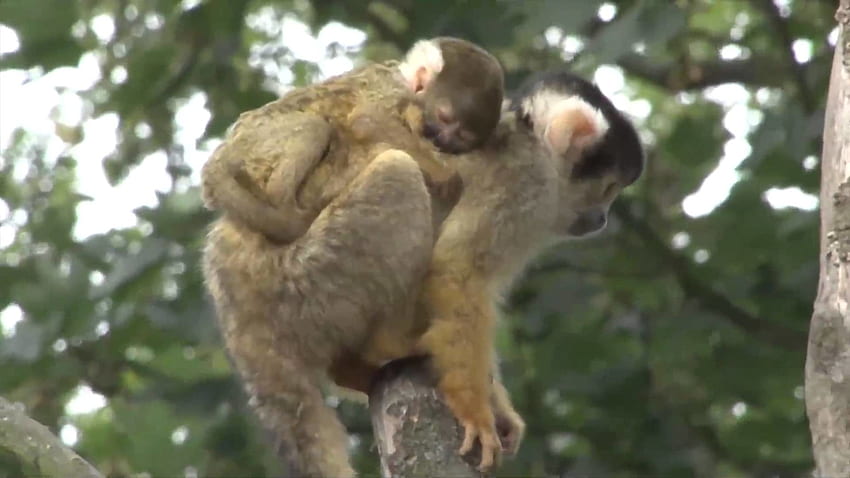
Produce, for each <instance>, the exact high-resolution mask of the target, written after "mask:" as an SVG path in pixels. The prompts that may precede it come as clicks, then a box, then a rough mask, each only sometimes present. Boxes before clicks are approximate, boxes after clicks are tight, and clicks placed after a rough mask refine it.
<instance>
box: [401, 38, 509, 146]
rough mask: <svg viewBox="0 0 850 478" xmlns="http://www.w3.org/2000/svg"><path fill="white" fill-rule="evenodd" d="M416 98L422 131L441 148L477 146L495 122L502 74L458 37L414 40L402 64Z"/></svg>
mask: <svg viewBox="0 0 850 478" xmlns="http://www.w3.org/2000/svg"><path fill="white" fill-rule="evenodd" d="M401 71H402V74H403V75H404V76H405V78H406V79H407V81H408V83H409V84H410V85H411V88H412V89H413V91H414V93H415V94H416V95H417V97H418V98H419V100H420V102H421V103H420V104H421V106H422V110H423V125H422V131H421V133H422V135H423V136H424V137H425V138H427V139H428V140H430V141H431V142H432V143H434V145H435V146H436V147H437V149H439V150H441V151H442V152H445V153H451V154H458V153H465V152H467V151H470V150H473V149H475V148H477V147H479V146H481V145H482V144H483V143H484V141H486V140H487V138H489V136H490V134H491V133H492V132H493V130H494V129H495V128H496V125H497V124H498V123H499V117H500V115H501V107H502V99H503V97H504V73H503V72H502V67H501V66H500V65H499V62H498V61H497V60H496V59H495V58H494V57H493V56H492V55H490V54H489V53H487V52H486V51H485V50H483V49H481V48H479V47H478V46H476V45H474V44H472V43H470V42H467V41H465V40H460V39H457V38H449V37H440V38H435V39H433V40H423V41H420V42H418V43H417V44H416V45H414V46H413V48H412V49H411V50H410V52H408V54H407V57H406V59H405V61H404V62H403V63H402V65H401Z"/></svg>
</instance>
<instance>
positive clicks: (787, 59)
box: [0, 0, 835, 478]
mask: <svg viewBox="0 0 850 478" xmlns="http://www.w3.org/2000/svg"><path fill="white" fill-rule="evenodd" d="M834 8H835V2H834V1H831V0H783V1H776V2H774V1H772V0H715V1H710V0H676V1H671V0H620V1H611V2H601V1H598V0H526V1H523V2H519V1H510V0H464V1H449V0H430V1H428V2H424V1H413V0H396V1H374V0H346V1H332V0H280V1H272V0H205V1H183V2H178V1H173V0H78V1H75V2H72V1H57V0H2V1H0V23H2V24H3V25H4V26H6V27H9V28H11V29H13V30H14V31H15V32H16V33H17V37H18V40H19V42H20V47H19V48H18V49H17V50H16V51H14V52H11V53H7V54H5V55H3V56H0V68H2V69H3V70H4V71H5V70H10V69H20V70H24V71H25V72H26V74H27V75H28V78H29V79H30V80H36V79H38V78H40V77H42V76H44V75H46V74H48V73H51V72H52V71H54V70H55V69H67V67H77V66H82V65H83V64H92V63H94V64H96V65H97V67H98V68H97V69H98V70H99V72H100V79H99V80H97V81H95V82H94V83H93V84H91V85H86V87H84V88H78V89H71V90H70V93H71V94H72V95H74V96H77V97H79V98H80V99H81V100H82V104H83V105H84V107H83V110H84V114H83V118H82V120H83V121H86V120H88V119H90V118H97V117H101V116H102V115H109V114H114V115H117V118H118V120H119V121H118V122H117V125H118V131H117V148H115V149H114V150H113V151H111V152H110V153H109V154H108V155H107V156H106V157H105V158H91V157H88V156H83V155H82V154H81V153H79V151H75V150H74V149H73V148H72V146H74V145H75V144H77V143H79V142H80V141H94V142H97V141H99V138H96V137H95V138H92V137H87V134H86V130H85V128H82V126H81V125H80V124H67V123H62V122H59V121H58V120H57V122H56V132H55V135H53V136H54V137H52V138H51V137H50V135H48V136H45V135H44V134H39V133H37V132H34V131H28V130H25V129H21V130H18V131H16V132H15V133H14V134H13V136H12V138H11V140H10V142H9V145H8V147H7V148H6V150H5V151H3V157H2V163H0V196H1V197H2V201H0V242H2V250H0V310H2V311H3V312H2V314H0V317H4V318H5V319H9V318H10V317H11V318H14V317H15V316H18V315H19V316H20V317H21V318H22V320H20V321H18V322H17V324H16V326H15V327H14V328H10V329H8V330H5V331H4V333H3V335H2V337H0V338H2V342H0V364H2V367H0V393H2V394H4V395H5V396H7V398H9V399H11V400H17V401H20V402H22V403H23V404H25V405H26V406H27V410H28V412H29V413H30V414H31V415H32V416H33V417H34V418H36V419H37V420H39V421H41V422H42V423H44V424H46V425H47V426H49V427H50V428H51V429H52V430H54V431H56V432H57V433H58V432H59V431H60V430H61V429H63V427H64V428H65V429H67V427H68V426H73V427H76V429H77V430H78V441H77V442H76V444H75V448H76V449H77V450H78V451H79V452H80V453H81V454H82V455H83V456H85V457H86V458H87V459H89V460H91V461H92V463H93V464H95V465H96V466H97V467H98V468H100V469H101V470H102V471H103V472H104V473H106V474H108V476H110V477H128V476H131V475H132V474H134V473H138V472H149V473H150V474H151V476H155V477H173V476H187V477H188V476H196V475H197V476H210V477H213V476H219V477H224V476H267V475H269V474H271V473H272V472H273V471H274V469H275V468H274V465H273V464H272V463H273V462H272V460H271V459H270V457H269V456H268V454H267V452H266V451H265V448H264V444H265V437H264V436H263V434H262V433H260V431H259V428H258V427H257V426H256V423H255V420H254V418H253V417H252V416H251V415H250V414H249V413H247V412H246V410H245V406H244V397H243V396H242V394H241V391H240V389H239V387H238V385H237V384H236V382H235V381H234V379H233V376H232V372H231V369H230V366H229V362H228V360H227V358H226V356H225V354H224V352H223V351H222V348H221V345H220V341H219V338H218V332H217V330H216V326H215V322H214V319H213V316H212V313H211V309H210V305H209V303H208V301H207V300H206V297H205V295H204V290H203V286H202V282H201V277H200V273H199V264H198V259H199V255H200V247H201V245H202V239H203V235H204V232H205V227H206V225H207V224H208V222H209V220H210V219H211V216H210V214H209V213H208V212H206V211H204V210H203V208H202V206H201V202H200V199H199V194H198V188H197V181H196V179H193V176H192V175H193V173H194V174H196V173H197V171H196V169H197V167H196V166H193V165H191V164H190V162H189V161H187V159H186V156H187V153H186V151H187V148H190V149H191V148H195V147H201V148H206V150H209V148H210V147H212V145H214V143H210V141H209V140H213V141H214V140H215V139H216V138H220V137H221V135H222V134H223V133H224V131H225V129H226V128H227V126H228V125H230V124H231V123H232V122H233V121H234V119H235V118H236V116H237V115H238V114H239V112H241V111H243V110H246V109H249V108H253V107H256V106H259V105H261V104H263V103H264V102H266V101H268V100H271V99H272V98H274V97H275V95H276V94H278V93H280V92H281V91H283V89H285V88H287V87H289V86H292V85H301V84H305V83H307V82H310V81H313V80H315V79H317V78H319V76H318V75H320V74H321V72H322V65H321V64H317V63H316V62H315V61H313V60H312V59H305V58H303V57H299V56H298V55H296V54H294V53H293V51H292V49H291V48H289V47H287V46H286V39H287V37H288V35H291V34H292V31H293V30H289V29H287V28H283V27H282V25H290V26H291V25H295V24H297V22H303V23H304V24H306V25H307V26H308V27H309V29H310V30H309V31H310V32H312V33H314V34H319V33H322V32H327V31H329V30H326V29H325V27H327V25H328V24H329V23H334V24H335V23H341V24H343V25H346V26H348V27H351V28H355V29H358V30H361V31H363V32H365V34H366V40H365V43H364V44H363V45H362V47H361V46H351V45H348V44H346V43H345V42H343V41H342V40H341V39H340V41H337V39H336V38H332V39H330V40H329V41H328V42H326V43H327V52H326V53H327V56H328V57H331V58H334V59H340V58H346V57H351V58H353V59H355V61H362V60H365V59H372V60H380V59H386V58H391V57H397V56H398V55H399V54H400V52H401V51H403V50H404V49H405V48H406V47H407V46H409V45H410V44H411V42H412V41H413V40H414V39H417V38H420V37H428V36H434V35H437V34H452V35H459V36H463V37H466V38H468V39H471V40H473V41H476V42H479V43H480V44H482V45H483V46H485V47H487V48H488V49H490V50H491V51H493V52H494V53H495V54H496V55H498V57H499V58H500V59H501V60H502V62H503V63H504V65H505V67H506V69H507V74H508V79H509V84H510V85H516V82H517V81H518V80H521V79H522V78H523V77H524V76H525V75H527V74H528V73H530V72H533V71H537V70H540V69H542V68H548V67H553V66H558V65H561V64H563V63H564V62H565V61H566V62H568V63H569V64H570V67H571V68H573V69H574V70H575V71H578V72H580V73H582V74H586V75H588V76H589V77H593V76H594V75H595V74H600V75H601V73H606V74H607V76H608V77H609V78H610V77H612V75H613V77H614V78H615V79H616V78H617V75H618V74H622V77H623V78H624V83H623V85H622V88H621V89H620V91H619V92H617V94H616V95H615V99H616V100H617V104H618V105H619V106H622V107H624V108H625V109H626V110H628V111H630V112H638V114H640V116H638V117H637V124H638V125H639V127H640V129H641V133H642V136H643V137H644V139H645V140H646V143H647V149H648V154H649V163H648V167H647V170H646V173H645V175H644V177H643V178H642V179H641V180H640V181H639V182H638V183H637V184H636V185H635V186H633V187H631V188H630V189H629V190H628V193H627V194H626V195H625V197H624V198H621V199H620V200H619V201H618V203H617V204H616V208H615V214H614V217H613V218H612V221H611V223H610V225H609V228H608V230H607V231H606V232H605V233H604V234H602V235H600V236H599V237H597V238H595V239H593V240H590V241H582V242H577V243H571V244H567V245H564V246H562V247H558V248H556V249H554V250H552V251H549V253H547V254H546V255H545V256H544V257H543V258H541V259H540V260H539V261H537V262H536V263H535V264H534V266H533V267H532V268H531V269H530V270H529V272H528V274H527V277H526V279H525V280H523V281H521V282H520V284H519V286H518V287H517V289H516V290H515V293H514V294H513V295H512V297H511V298H510V301H509V303H508V305H507V307H506V316H507V318H508V320H506V321H505V324H504V327H503V328H502V330H501V331H500V332H501V334H500V337H499V341H500V350H501V354H502V356H503V359H504V374H505V376H506V380H507V382H508V385H509V388H510V389H511V391H512V393H513V397H514V399H515V402H516V404H517V406H518V408H519V409H520V411H521V413H522V414H523V415H524V416H525V418H526V420H527V421H528V425H529V428H528V437H527V439H526V441H525V443H524V446H523V447H522V450H521V453H520V455H519V456H518V457H517V458H516V459H513V460H509V461H507V463H506V465H505V467H504V468H503V470H502V473H503V474H504V476H531V475H535V476H542V475H544V474H549V475H551V474H560V475H561V476H600V477H601V476H605V477H612V478H613V477H633V476H658V477H660V476H664V477H706V478H708V477H718V476H723V477H729V478H734V477H767V476H770V477H802V476H806V473H807V471H808V470H809V469H810V467H811V456H810V450H809V447H810V446H809V441H808V440H809V438H808V430H807V425H806V419H805V414H804V409H803V403H802V380H803V374H802V368H803V363H804V350H805V343H806V336H805V331H806V327H807V321H808V318H809V315H810V311H811V302H812V300H813V297H814V292H815V288H816V283H817V262H816V258H817V253H816V250H817V237H818V218H817V214H816V212H814V211H810V210H804V209H799V208H785V209H775V208H772V207H771V206H770V204H769V203H768V202H767V201H766V199H765V197H766V196H765V194H766V193H767V191H769V190H771V189H772V188H794V187H796V188H799V189H800V190H801V191H802V192H806V193H810V194H811V193H816V191H817V184H818V172H817V168H816V164H817V162H816V158H817V156H818V154H819V151H820V144H819V140H820V138H819V135H820V122H821V121H822V120H821V118H822V114H823V107H824V100H825V95H826V90H827V88H826V84H827V77H828V72H829V65H830V59H831V47H830V45H829V43H828V41H827V38H828V35H829V34H830V32H831V31H832V29H833V25H834V22H833V20H832V17H833V11H834ZM286 22H289V23H286ZM292 22H296V23H292ZM104 24H106V25H111V26H112V29H111V31H109V30H110V29H109V28H107V29H106V30H107V31H106V33H104V32H103V28H99V26H100V27H102V26H103V25H104ZM292 28H294V27H292ZM334 31H337V30H334ZM281 39H282V40H283V41H281ZM807 46H808V47H810V48H809V49H810V51H811V55H809V56H810V57H809V56H807V57H805V58H803V60H802V61H796V60H795V55H794V52H798V50H801V49H802V50H806V49H807V48H806V47H807ZM600 67H602V68H600ZM735 85H737V86H735ZM198 94H201V95H202V97H203V98H204V99H205V107H206V108H208V109H209V111H210V112H211V119H210V121H209V122H208V123H207V124H206V127H205V130H204V133H203V135H202V137H201V138H199V139H198V140H197V141H195V140H194V138H193V139H192V140H191V144H189V145H187V144H185V140H181V139H180V130H181V128H182V127H184V126H185V125H181V124H179V122H178V121H177V120H176V119H175V117H176V116H177V114H178V111H180V109H181V108H182V107H183V106H184V105H185V104H186V103H187V101H188V100H189V98H191V97H193V96H194V95H198ZM2 101H3V100H0V102H2ZM639 112H642V113H639ZM89 134H91V133H89ZM57 138H59V139H60V142H61V143H62V144H64V145H65V147H64V148H63V149H62V152H61V153H59V154H56V153H55V152H53V153H51V152H50V151H51V150H50V148H49V145H50V144H51V141H53V142H55V140H56V139H57ZM104 141H105V140H104ZM107 144H108V143H107ZM734 146H737V148H734ZM742 148H743V150H744V153H743V154H742V155H741V154H739V157H738V159H741V160H742V161H741V162H740V163H738V162H736V161H735V160H734V158H733V159H732V160H730V157H733V156H735V154H737V153H735V152H734V151H733V150H736V149H737V151H741V149H742ZM724 151H725V152H726V155H727V157H724V159H723V161H720V159H721V157H723V156H724ZM156 152H159V153H164V154H165V157H166V158H167V161H166V168H167V172H168V174H169V175H170V177H171V179H172V183H171V189H170V190H169V191H168V192H164V193H161V194H158V196H157V197H158V202H157V204H156V205H155V206H151V207H144V208H140V209H138V210H137V211H136V216H137V219H138V220H137V223H136V225H135V226H133V227H127V228H114V229H112V230H109V231H108V232H105V233H102V234H95V235H90V236H87V237H79V236H78V235H76V234H75V233H74V230H75V226H76V224H77V221H78V208H77V206H78V205H83V204H85V203H86V202H87V201H89V198H87V197H86V196H84V195H83V194H81V193H80V191H78V189H77V183H78V181H79V180H80V177H81V174H83V173H82V168H83V167H84V166H86V165H87V164H88V163H89V162H91V161H98V162H102V167H103V169H104V171H105V173H106V177H107V178H108V179H109V181H110V182H111V183H112V184H122V183H123V182H126V181H133V180H134V178H133V176H132V173H133V171H134V168H136V167H137V166H138V165H140V164H142V163H143V162H144V161H148V160H150V158H151V153H156ZM740 156H743V157H740ZM730 161H731V163H734V164H732V166H729V164H730ZM716 168H717V169H718V170H724V171H726V172H727V173H728V174H735V175H737V176H738V177H739V178H740V180H739V181H738V182H736V183H735V184H734V186H733V187H731V190H730V191H729V194H728V197H727V198H726V199H725V201H723V202H722V204H720V205H719V206H718V207H716V208H715V209H713V210H711V211H710V213H708V214H704V215H700V216H698V217H692V216H689V215H687V214H685V210H686V209H687V208H685V207H683V201H684V200H685V198H686V197H688V196H689V195H690V194H692V193H694V192H695V191H696V190H697V189H699V188H700V186H701V185H702V184H703V183H704V182H706V187H708V188H712V187H714V188H715V189H717V188H718V187H717V186H714V185H715V184H716V182H715V181H716V180H717V179H716V178H715V177H714V176H716V175H712V176H709V174H710V173H711V172H712V171H714V170H715V169H716ZM724 168H725V169H724ZM90 170H91V168H89V169H88V171H90ZM195 178H196V176H195ZM707 178H708V180H707ZM135 180H138V179H135ZM719 188H720V189H722V186H721V187H719ZM721 192H722V191H721ZM102 220H103V221H105V222H109V221H110V220H111V218H110V217H103V218H102ZM9 323H11V321H9ZM81 389H82V390H88V389H91V390H92V391H94V392H95V393H98V394H101V395H103V396H104V397H105V399H106V401H105V406H104V407H102V408H100V409H98V410H96V411H94V412H91V413H84V414H71V413H69V412H68V410H66V404H67V403H68V401H69V400H70V399H71V398H72V397H74V396H75V395H77V394H78V392H79V391H80V390H81ZM340 409H341V410H342V412H343V414H344V416H345V417H346V423H347V424H348V425H349V427H350V430H351V432H352V436H353V437H354V438H355V439H354V440H352V443H353V452H354V456H355V461H356V463H357V466H358V467H359V468H360V469H361V470H363V471H364V472H369V473H376V472H377V465H376V457H375V453H374V450H373V449H372V443H373V442H372V438H371V431H370V428H369V421H368V417H367V415H366V413H365V411H364V410H362V409H361V408H359V407H357V406H353V405H350V404H347V403H343V404H341V405H340ZM27 472H28V470H25V469H22V468H20V465H18V464H17V463H15V462H14V460H13V459H12V458H11V457H9V456H6V455H3V454H0V477H13V476H20V475H21V474H26V473H27Z"/></svg>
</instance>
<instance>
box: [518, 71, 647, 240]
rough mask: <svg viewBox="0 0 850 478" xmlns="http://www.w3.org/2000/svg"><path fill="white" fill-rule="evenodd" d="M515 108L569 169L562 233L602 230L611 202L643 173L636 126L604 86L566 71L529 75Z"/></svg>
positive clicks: (564, 180) (565, 177)
mask: <svg viewBox="0 0 850 478" xmlns="http://www.w3.org/2000/svg"><path fill="white" fill-rule="evenodd" d="M510 108H511V109H512V110H513V111H515V112H516V114H517V115H519V117H520V118H521V119H522V120H523V121H524V122H526V123H527V124H528V125H529V126H530V127H532V128H533V129H534V131H535V133H536V134H537V136H538V137H539V138H540V139H541V141H542V142H543V143H544V144H545V145H546V146H547V148H548V149H549V150H550V151H551V152H552V153H553V154H554V155H555V156H557V158H558V160H559V162H560V164H559V166H561V170H562V171H564V174H562V175H561V180H562V184H561V188H560V194H561V200H560V209H559V218H558V224H557V231H556V232H557V233H560V234H563V235H565V236H568V237H580V236H584V235H587V234H591V233H594V232H597V231H601V230H602V229H603V228H604V227H605V225H606V224H607V222H608V208H609V207H610V206H611V203H612V202H613V201H614V199H616V198H617V196H618V195H619V194H620V191H622V189H623V188H625V187H626V186H628V185H630V184H632V183H633V182H635V181H636V180H637V179H638V177H639V176H640V175H641V173H642V172H643V165H644V153H643V148H642V147H641V144H640V140H639V138H638V134H637V131H636V130H635V128H634V126H633V125H632V124H631V122H630V121H629V120H628V119H627V118H626V117H625V116H624V115H623V114H622V113H621V112H620V111H619V110H617V108H616V107H614V105H613V104H612V103H611V101H610V100H609V99H608V98H607V97H605V95H604V94H602V92H601V91H600V90H599V88H597V87H596V86H595V85H593V84H592V83H591V82H589V81H587V80H585V79H583V78H581V77H578V76H576V75H573V74H571V73H568V72H566V71H553V72H547V73H543V74H541V75H539V76H537V77H534V78H531V79H529V80H528V81H526V82H525V84H523V85H522V86H521V87H520V88H519V89H518V91H517V92H516V94H515V95H514V96H513V98H512V99H511V102H510Z"/></svg>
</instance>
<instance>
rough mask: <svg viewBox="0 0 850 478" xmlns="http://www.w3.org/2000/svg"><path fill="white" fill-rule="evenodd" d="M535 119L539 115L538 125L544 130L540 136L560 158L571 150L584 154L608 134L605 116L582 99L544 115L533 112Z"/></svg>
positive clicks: (568, 101)
mask: <svg viewBox="0 0 850 478" xmlns="http://www.w3.org/2000/svg"><path fill="white" fill-rule="evenodd" d="M532 115H534V116H538V115H539V116H538V117H537V118H536V119H535V124H540V125H541V126H543V130H542V131H539V132H538V134H541V139H542V140H543V142H544V143H545V144H546V145H547V146H548V147H549V148H550V149H551V150H552V151H553V152H555V153H556V154H565V153H566V152H567V150H568V149H570V148H572V149H573V150H574V151H576V152H579V153H580V152H581V151H584V150H585V149H587V148H589V147H590V146H593V145H594V144H596V143H597V142H598V141H599V140H600V139H602V137H603V136H605V133H606V132H607V131H608V121H607V120H606V119H605V116H603V115H602V112H601V111H599V110H598V109H596V108H594V107H593V106H592V105H590V103H588V102H586V101H584V100H583V99H581V98H580V97H578V96H570V97H567V98H565V99H563V100H560V101H558V102H556V103H555V104H553V105H551V106H550V107H549V108H545V109H544V110H543V111H539V112H538V111H532ZM540 116H542V117H540Z"/></svg>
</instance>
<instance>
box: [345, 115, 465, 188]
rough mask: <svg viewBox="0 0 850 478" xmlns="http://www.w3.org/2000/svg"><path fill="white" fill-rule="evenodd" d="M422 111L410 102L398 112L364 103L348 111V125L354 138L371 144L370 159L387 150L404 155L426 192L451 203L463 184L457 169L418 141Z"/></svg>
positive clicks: (428, 146) (422, 141) (422, 142)
mask: <svg viewBox="0 0 850 478" xmlns="http://www.w3.org/2000/svg"><path fill="white" fill-rule="evenodd" d="M422 121H423V119H422V110H421V108H419V107H418V106H417V105H416V104H414V103H413V102H411V103H410V104H408V105H407V107H406V108H404V109H403V111H401V112H389V111H387V109H386V108H384V107H382V106H381V105H378V104H375V103H364V104H361V105H359V106H357V107H355V108H354V110H352V112H351V114H350V115H349V116H348V123H349V126H350V127H351V131H352V133H353V134H354V135H355V138H356V139H357V140H358V141H360V142H362V143H367V144H374V147H373V149H372V153H371V154H372V155H373V156H374V155H377V154H380V153H381V152H382V151H384V150H387V149H390V148H392V149H400V150H402V151H405V152H406V153H408V154H409V155H410V156H411V157H412V158H413V159H414V160H415V161H416V164H418V165H419V169H420V171H422V176H423V178H424V179H425V184H426V185H427V186H428V188H429V190H430V192H431V193H432V194H435V195H437V196H439V197H441V198H443V199H445V200H447V201H451V202H453V201H455V200H456V199H457V198H458V197H459V194H460V191H461V189H462V186H463V181H462V180H461V178H460V174H458V172H457V169H456V168H455V167H454V166H452V165H451V164H450V161H451V159H450V160H449V162H446V161H443V159H442V158H441V157H440V156H438V155H437V154H435V152H434V150H433V149H432V148H431V146H430V144H429V143H428V142H427V141H425V140H423V139H421V138H420V135H421V134H422V133H421V132H422Z"/></svg>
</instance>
